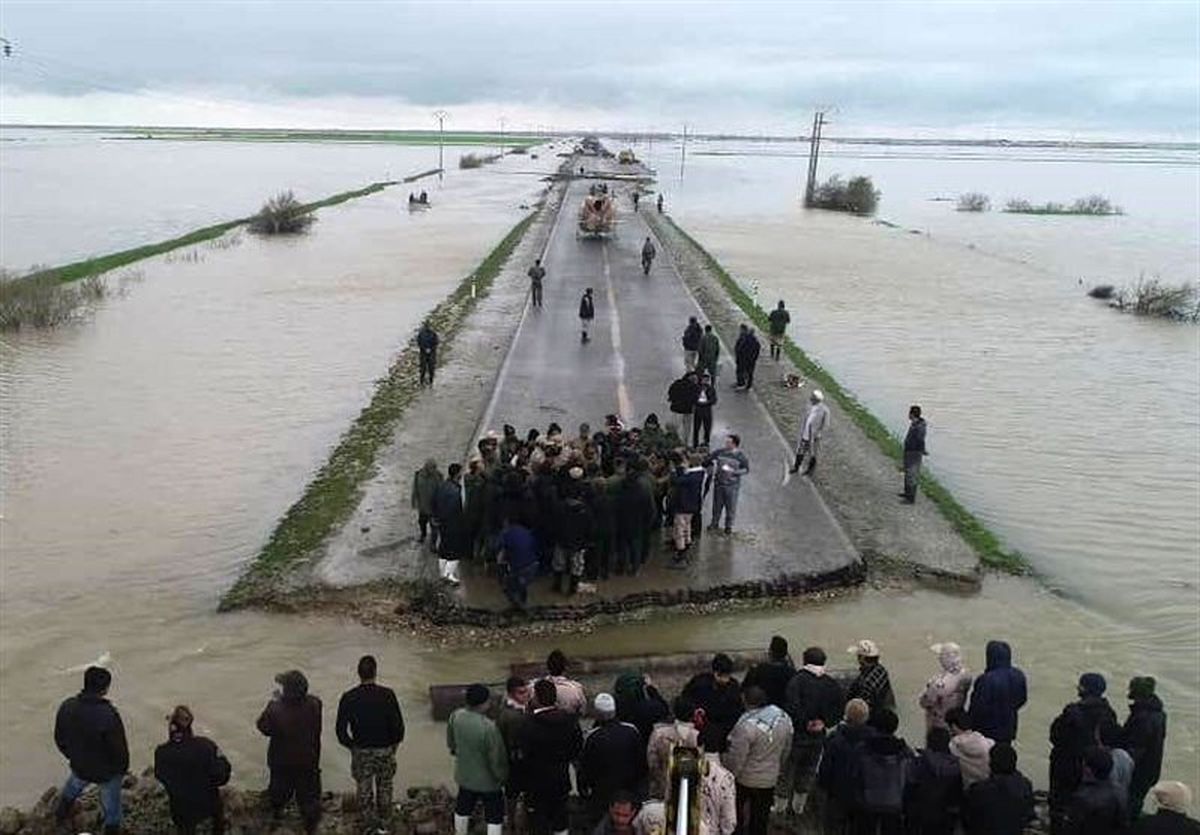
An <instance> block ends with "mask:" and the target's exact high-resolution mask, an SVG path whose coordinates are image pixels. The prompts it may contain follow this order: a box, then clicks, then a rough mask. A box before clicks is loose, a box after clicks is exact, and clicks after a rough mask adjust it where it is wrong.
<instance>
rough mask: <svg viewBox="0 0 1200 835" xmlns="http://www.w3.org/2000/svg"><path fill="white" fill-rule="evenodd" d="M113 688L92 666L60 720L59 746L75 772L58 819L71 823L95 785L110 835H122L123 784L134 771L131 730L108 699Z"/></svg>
mask: <svg viewBox="0 0 1200 835" xmlns="http://www.w3.org/2000/svg"><path fill="white" fill-rule="evenodd" d="M111 684H112V673H110V672H109V671H108V670H106V669H104V668H103V667H88V668H87V669H86V670H85V671H84V673H83V690H82V691H80V692H79V694H78V695H76V696H71V697H70V698H69V699H67V700H66V701H64V702H63V703H62V704H61V705H60V706H59V708H58V715H57V716H56V717H55V719H54V744H55V745H56V746H58V750H59V751H60V752H61V753H62V755H63V756H64V757H66V758H67V762H68V763H69V764H70V768H71V776H70V777H68V778H67V782H66V784H65V785H64V786H63V787H62V791H60V792H59V796H58V806H57V807H56V808H55V810H54V817H55V820H57V821H58V822H60V823H62V822H64V821H66V820H67V818H69V817H70V815H71V811H72V809H73V808H74V805H75V800H76V798H78V797H79V795H81V794H83V790H84V789H86V788H87V787H88V785H89V784H91V783H94V784H95V785H96V786H98V787H99V789H100V808H101V809H102V810H103V812H104V835H116V833H118V832H119V831H120V830H121V820H122V813H121V781H122V780H123V779H124V778H125V772H126V771H128V770H129V745H128V744H127V743H126V741H125V725H124V723H122V722H121V714H119V713H117V709H116V708H115V707H113V705H112V703H111V702H110V701H109V700H108V699H107V698H106V696H108V688H109V686H110V685H111Z"/></svg>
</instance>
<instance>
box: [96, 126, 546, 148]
mask: <svg viewBox="0 0 1200 835" xmlns="http://www.w3.org/2000/svg"><path fill="white" fill-rule="evenodd" d="M109 133H110V134H111V135H112V138H114V139H123V140H132V141H170V142H371V143H387V144H392V145H438V144H442V145H500V144H505V145H512V146H520V147H528V146H530V145H537V144H540V143H542V142H545V141H546V140H545V139H543V138H540V137H536V136H523V135H521V134H512V133H506V134H504V135H503V136H502V135H500V134H498V133H470V132H467V131H459V132H455V133H441V134H440V133H438V132H437V131H404V130H291V129H277V130H276V129H269V128H263V129H250V128H245V129H243V128H143V129H137V128H125V129H122V128H114V129H112V130H111V131H109Z"/></svg>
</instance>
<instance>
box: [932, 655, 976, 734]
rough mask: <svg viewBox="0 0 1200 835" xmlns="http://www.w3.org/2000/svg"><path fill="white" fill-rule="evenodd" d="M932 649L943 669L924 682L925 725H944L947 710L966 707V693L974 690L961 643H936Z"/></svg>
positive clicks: (937, 726) (943, 726) (940, 726)
mask: <svg viewBox="0 0 1200 835" xmlns="http://www.w3.org/2000/svg"><path fill="white" fill-rule="evenodd" d="M930 649H931V650H932V651H933V652H935V653H937V657H938V663H940V664H941V665H942V671H941V672H940V673H938V674H937V675H935V676H934V677H933V678H931V679H929V681H928V682H927V683H926V685H925V692H924V693H922V694H921V698H920V699H919V703H920V705H921V707H922V708H924V709H925V728H926V730H928V729H929V728H945V727H947V726H946V712H947V711H949V710H951V709H953V708H956V707H965V706H966V704H967V693H968V692H969V691H970V689H971V674H970V673H969V672H968V671H967V668H966V667H965V666H964V665H963V660H962V650H961V649H960V648H959V646H958V644H955V643H952V642H950V643H944V644H934V645H933V646H931V647H930Z"/></svg>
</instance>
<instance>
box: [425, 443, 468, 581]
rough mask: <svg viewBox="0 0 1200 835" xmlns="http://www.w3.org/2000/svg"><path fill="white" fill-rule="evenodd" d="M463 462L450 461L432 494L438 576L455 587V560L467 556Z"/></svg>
mask: <svg viewBox="0 0 1200 835" xmlns="http://www.w3.org/2000/svg"><path fill="white" fill-rule="evenodd" d="M461 480H462V464H451V465H450V467H449V468H448V469H447V470H446V480H445V481H443V482H442V483H441V484H440V485H438V489H437V493H435V494H434V497H433V516H434V519H436V520H437V527H438V548H437V554H438V576H440V577H441V578H442V579H443V580H445V581H446V582H448V583H450V584H451V585H454V586H457V585H458V583H459V579H458V561H459V560H460V559H462V558H463V557H464V556H466V553H467V549H468V547H469V543H468V541H467V539H468V537H467V531H466V516H465V515H464V514H463V501H462V483H461Z"/></svg>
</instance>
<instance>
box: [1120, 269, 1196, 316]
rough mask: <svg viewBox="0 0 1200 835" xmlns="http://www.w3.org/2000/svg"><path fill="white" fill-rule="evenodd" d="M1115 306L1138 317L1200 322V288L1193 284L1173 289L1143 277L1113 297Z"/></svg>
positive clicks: (1153, 279) (1189, 283)
mask: <svg viewBox="0 0 1200 835" xmlns="http://www.w3.org/2000/svg"><path fill="white" fill-rule="evenodd" d="M1112 306H1113V307H1115V308H1116V309H1117V310H1121V311H1124V312H1126V313H1133V314H1136V315H1138V316H1153V317H1155V318H1158V319H1171V320H1173V321H1176V322H1200V288H1197V286H1196V285H1195V284H1193V283H1191V282H1184V283H1183V284H1179V285H1175V286H1172V285H1169V284H1165V283H1163V282H1162V281H1161V280H1160V279H1157V278H1151V279H1147V278H1145V277H1144V276H1143V277H1141V278H1139V279H1138V280H1137V282H1136V283H1135V284H1134V285H1133V286H1131V287H1123V288H1121V290H1119V291H1117V292H1116V293H1115V294H1112Z"/></svg>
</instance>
